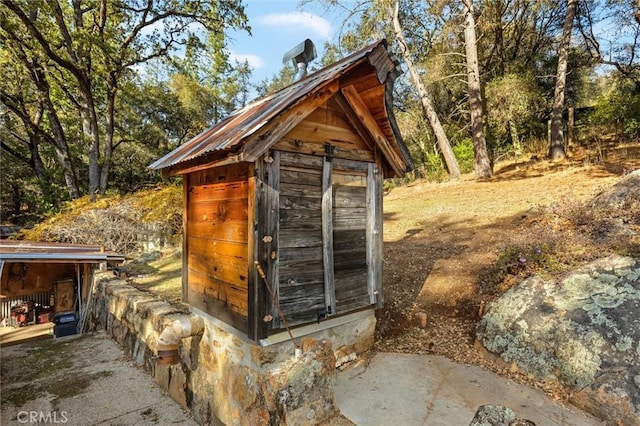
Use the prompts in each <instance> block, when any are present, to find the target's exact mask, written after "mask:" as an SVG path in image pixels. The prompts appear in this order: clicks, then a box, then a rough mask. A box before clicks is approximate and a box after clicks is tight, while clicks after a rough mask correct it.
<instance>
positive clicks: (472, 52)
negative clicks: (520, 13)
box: [462, 0, 491, 180]
mask: <svg viewBox="0 0 640 426" xmlns="http://www.w3.org/2000/svg"><path fill="white" fill-rule="evenodd" d="M462 3H463V5H464V44H465V53H466V58H467V82H468V85H469V108H470V110H471V111H470V112H471V138H472V139H473V152H474V154H475V155H474V159H475V162H474V164H475V170H476V180H481V179H488V178H490V177H491V161H490V160H489V154H488V153H487V142H486V140H485V138H484V129H483V126H482V92H481V88H480V69H479V67H478V49H477V46H476V22H475V19H474V17H473V0H462Z"/></svg>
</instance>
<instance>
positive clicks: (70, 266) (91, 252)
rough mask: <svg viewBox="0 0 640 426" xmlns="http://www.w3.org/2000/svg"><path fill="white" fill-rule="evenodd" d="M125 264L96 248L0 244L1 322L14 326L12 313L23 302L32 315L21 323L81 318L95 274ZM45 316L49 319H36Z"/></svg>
mask: <svg viewBox="0 0 640 426" xmlns="http://www.w3.org/2000/svg"><path fill="white" fill-rule="evenodd" d="M122 261H124V257H123V256H122V255H120V254H118V253H115V252H112V251H107V250H105V249H104V247H100V246H97V245H84V244H66V243H52V242H39V241H16V240H0V317H1V318H0V319H2V320H4V321H5V324H7V323H14V324H13V325H16V324H15V321H13V320H14V319H15V318H12V315H11V313H12V308H15V307H16V305H18V304H19V305H24V310H25V311H27V312H26V313H28V314H29V315H27V316H26V319H25V320H24V321H22V320H21V321H20V322H21V324H20V325H26V324H30V323H33V324H35V323H38V322H49V321H50V320H51V319H52V318H53V315H54V314H57V313H61V312H75V313H77V314H78V317H79V319H80V320H82V319H83V315H85V314H86V312H85V311H86V307H87V305H88V303H89V299H90V286H91V283H92V281H93V273H94V271H95V270H96V269H98V268H99V267H100V266H101V265H103V264H116V263H120V262H122ZM44 312H46V313H47V314H49V313H50V314H51V315H47V316H45V315H42V316H41V317H38V315H37V314H40V313H44ZM44 318H46V320H45V319H44ZM22 323H24V324H22Z"/></svg>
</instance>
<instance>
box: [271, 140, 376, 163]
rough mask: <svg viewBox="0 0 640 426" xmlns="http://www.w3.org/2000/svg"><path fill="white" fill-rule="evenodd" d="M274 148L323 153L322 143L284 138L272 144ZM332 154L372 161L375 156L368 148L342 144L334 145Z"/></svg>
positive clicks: (313, 153)
mask: <svg viewBox="0 0 640 426" xmlns="http://www.w3.org/2000/svg"><path fill="white" fill-rule="evenodd" d="M274 149H278V150H281V151H290V152H297V153H302V154H310V155H323V153H324V144H322V143H316V142H308V141H303V140H300V139H287V138H284V139H281V140H280V141H279V142H278V143H277V144H276V145H274ZM333 156H334V157H335V158H344V159H348V160H355V161H374V157H375V156H374V154H373V152H371V151H370V150H369V149H356V148H353V147H346V146H344V145H343V146H336V148H335V151H334V153H333Z"/></svg>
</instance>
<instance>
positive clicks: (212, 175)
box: [189, 163, 249, 187]
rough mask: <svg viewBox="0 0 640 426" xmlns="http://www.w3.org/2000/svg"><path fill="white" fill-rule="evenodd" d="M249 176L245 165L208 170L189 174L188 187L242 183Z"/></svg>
mask: <svg viewBox="0 0 640 426" xmlns="http://www.w3.org/2000/svg"><path fill="white" fill-rule="evenodd" d="M248 176H249V167H248V166H247V164H243V163H239V164H232V165H228V166H224V167H215V168H208V169H205V170H199V171H196V172H193V173H189V186H190V187H191V186H199V185H206V184H210V183H216V182H232V181H240V182H244V181H246V180H247V178H248Z"/></svg>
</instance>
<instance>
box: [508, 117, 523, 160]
mask: <svg viewBox="0 0 640 426" xmlns="http://www.w3.org/2000/svg"><path fill="white" fill-rule="evenodd" d="M507 125H508V126H509V133H510V134H511V142H512V143H513V150H514V151H515V153H516V155H520V154H522V144H521V143H520V136H518V128H517V127H516V123H514V122H513V120H509V122H508V123H507Z"/></svg>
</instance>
